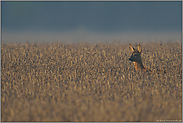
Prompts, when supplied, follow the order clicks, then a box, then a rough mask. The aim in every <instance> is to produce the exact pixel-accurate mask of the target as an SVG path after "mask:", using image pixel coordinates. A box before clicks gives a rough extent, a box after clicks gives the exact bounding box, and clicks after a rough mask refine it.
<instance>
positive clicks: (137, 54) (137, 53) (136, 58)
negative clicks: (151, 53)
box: [129, 44, 165, 73]
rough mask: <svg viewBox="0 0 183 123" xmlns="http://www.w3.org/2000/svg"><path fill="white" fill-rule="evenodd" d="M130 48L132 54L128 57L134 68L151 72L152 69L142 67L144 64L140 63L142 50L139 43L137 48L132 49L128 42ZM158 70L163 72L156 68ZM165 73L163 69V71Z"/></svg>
mask: <svg viewBox="0 0 183 123" xmlns="http://www.w3.org/2000/svg"><path fill="white" fill-rule="evenodd" d="M129 47H130V50H131V51H132V55H131V57H130V58H129V60H130V61H132V62H133V63H134V65H135V70H136V71H138V70H143V71H146V72H149V73H151V72H152V70H150V69H147V68H145V67H144V65H143V64H142V60H141V52H142V48H141V46H140V44H139V45H138V47H137V49H134V48H133V47H132V46H131V45H130V44H129ZM158 72H160V73H163V71H162V70H158ZM164 73H165V71H164Z"/></svg>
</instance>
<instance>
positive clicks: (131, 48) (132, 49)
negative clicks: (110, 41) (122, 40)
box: [129, 44, 135, 52]
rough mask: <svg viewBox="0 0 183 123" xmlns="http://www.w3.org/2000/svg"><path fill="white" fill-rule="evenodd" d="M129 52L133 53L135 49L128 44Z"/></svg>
mask: <svg viewBox="0 0 183 123" xmlns="http://www.w3.org/2000/svg"><path fill="white" fill-rule="evenodd" d="M129 47H130V50H131V51H132V52H133V51H134V50H135V49H134V48H133V47H132V46H131V44H129Z"/></svg>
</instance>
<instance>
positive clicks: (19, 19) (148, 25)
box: [1, 1, 182, 41]
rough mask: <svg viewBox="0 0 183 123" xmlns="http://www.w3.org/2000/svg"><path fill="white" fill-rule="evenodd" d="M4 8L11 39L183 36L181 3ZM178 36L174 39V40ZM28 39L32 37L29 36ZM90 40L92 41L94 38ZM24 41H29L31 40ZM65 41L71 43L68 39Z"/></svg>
mask: <svg viewBox="0 0 183 123" xmlns="http://www.w3.org/2000/svg"><path fill="white" fill-rule="evenodd" d="M1 7H2V9H1V10H2V11H1V12H2V14H1V17H2V18H1V21H2V34H4V36H7V35H8V33H9V37H10V36H11V35H10V32H11V34H12V33H13V34H15V33H14V32H16V33H18V32H24V33H25V32H27V33H30V32H32V36H33V35H34V34H33V32H34V33H35V32H36V33H39V32H40V35H41V34H43V33H49V34H50V35H51V34H54V35H55V34H58V35H64V36H66V34H65V33H67V35H69V33H70V34H73V33H74V34H75V35H76V33H77V34H78V37H83V38H84V37H85V38H84V39H85V40H87V37H86V36H87V35H88V33H90V34H91V33H94V34H95V33H96V34H101V35H100V36H99V37H101V39H102V34H103V35H108V34H110V35H113V36H115V35H116V36H117V34H118V36H119V35H122V34H126V33H128V34H129V33H131V34H132V33H133V34H134V33H135V34H138V33H140V32H142V33H144V32H146V33H147V32H148V33H149V34H150V33H154V35H155V34H156V33H157V34H159V33H165V32H168V33H169V34H170V33H172V35H173V34H176V36H177V34H178V35H179V34H180V33H181V16H182V15H181V14H182V13H181V11H182V10H181V7H182V3H181V1H179V2H178V1H174V2H159V1H154V2H144V1H141V2H132V1H130V2H125V1H120V2H63V1H57V2H56V1H55V2H52V1H48V2H42V1H40V2H35V1H31V2H20V1H19V2H8V1H6V2H1ZM71 32H72V33H71ZM86 32H88V33H86ZM59 33H60V34H59ZM142 33H140V34H142ZM168 33H167V34H168ZM144 34H145V33H144ZM27 35H28V34H27ZM24 36H25V35H24ZM42 36H43V35H42ZM55 36H56V35H55ZM55 36H54V37H55ZM176 36H175V35H174V37H176ZM2 37H3V35H2ZM27 37H31V36H30V35H29V36H27ZM37 37H38V36H37ZM62 37H63V36H62ZM62 37H58V38H57V39H54V40H59V39H60V40H61V38H62ZM88 37H91V38H92V36H91V35H90V36H88ZM155 37H157V36H155ZM172 37H173V36H172ZM114 38H115V37H114ZM116 38H117V37H116ZM125 38H128V37H125ZM134 38H135V37H134ZM179 38H180V37H179ZM3 39H4V41H6V40H9V41H10V40H11V39H7V38H6V37H4V38H3ZM5 39H6V40H5ZM118 39H119V38H118ZM120 39H121V40H123V37H120ZM24 40H29V39H28V38H27V39H24ZM32 40H33V39H32ZM35 40H36V39H35ZM37 40H38V39H37ZM40 40H41V39H40ZM50 40H51V39H50ZM65 40H67V39H66V38H65ZM70 40H74V39H70ZM79 40H83V39H79V38H78V41H79ZM97 40H98V39H97ZM111 40H115V39H111ZM139 40H140V39H139ZM150 40H151V39H150ZM170 40H171V39H170ZM172 40H178V39H172Z"/></svg>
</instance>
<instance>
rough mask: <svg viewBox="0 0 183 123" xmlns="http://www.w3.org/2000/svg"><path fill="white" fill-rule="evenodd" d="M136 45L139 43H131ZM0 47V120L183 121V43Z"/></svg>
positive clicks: (6, 45)
mask: <svg viewBox="0 0 183 123" xmlns="http://www.w3.org/2000/svg"><path fill="white" fill-rule="evenodd" d="M132 45H133V46H134V45H135V44H132ZM141 46H142V54H141V56H142V62H143V64H144V66H145V67H147V68H157V67H159V68H160V69H163V70H165V71H166V73H165V74H158V73H156V72H155V71H154V72H153V73H152V74H148V73H144V72H140V71H139V72H135V70H134V65H133V64H132V63H131V62H130V61H129V60H128V59H129V57H130V55H131V51H130V50H129V47H128V44H121V43H111V44H109V43H108V44H103V43H98V44H86V43H80V44H64V43H62V44H61V43H60V44H58V43H53V44H44V43H42V44H29V43H25V44H3V43H2V45H1V121H57V122H58V121H155V122H156V121H158V120H177V121H181V120H182V117H181V116H182V114H181V113H182V61H181V60H182V47H181V43H180V42H167V43H161V42H154V43H142V44H141Z"/></svg>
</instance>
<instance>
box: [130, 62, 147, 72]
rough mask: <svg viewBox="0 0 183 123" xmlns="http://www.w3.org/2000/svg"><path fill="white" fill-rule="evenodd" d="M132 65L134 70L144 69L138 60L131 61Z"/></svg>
mask: <svg viewBox="0 0 183 123" xmlns="http://www.w3.org/2000/svg"><path fill="white" fill-rule="evenodd" d="M133 63H134V65H135V70H136V71H138V70H144V69H145V68H144V66H143V64H142V61H139V62H133Z"/></svg>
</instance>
